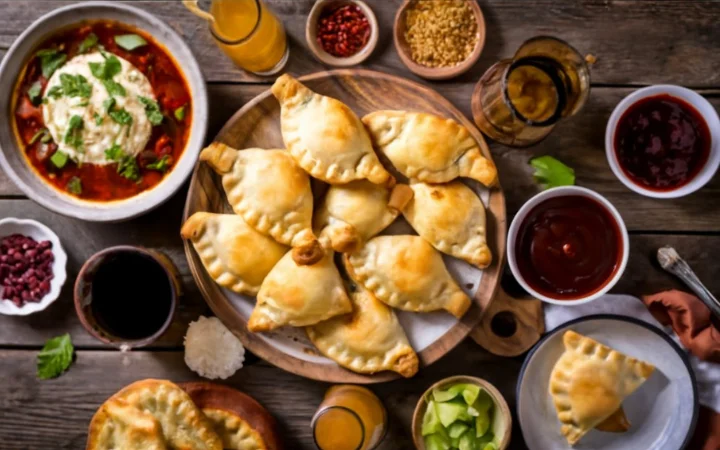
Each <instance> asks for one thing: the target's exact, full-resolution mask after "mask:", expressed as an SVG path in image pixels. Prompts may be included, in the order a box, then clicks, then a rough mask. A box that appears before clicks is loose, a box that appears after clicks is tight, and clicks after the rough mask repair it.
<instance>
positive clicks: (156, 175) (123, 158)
mask: <svg viewBox="0 0 720 450" xmlns="http://www.w3.org/2000/svg"><path fill="white" fill-rule="evenodd" d="M94 52H97V53H98V55H102V58H104V62H102V61H103V59H102V58H100V56H97V55H96V56H95V58H96V59H99V60H100V61H101V62H95V63H94V64H95V67H94V68H92V73H93V75H92V76H91V75H89V73H88V72H86V75H87V76H86V77H83V76H82V75H78V74H75V75H73V74H69V75H68V74H60V81H62V84H61V85H58V86H51V87H50V89H48V83H49V81H50V80H52V79H53V78H52V74H53V73H54V72H55V71H62V68H63V67H64V66H66V65H68V64H69V63H71V62H72V61H73V58H75V57H76V56H84V55H89V54H91V53H94ZM119 58H121V59H122V60H124V61H127V62H129V63H130V64H131V66H121V65H120V64H119V63H118V61H119V60H120V59H119ZM108 61H109V62H108ZM111 63H112V64H111ZM91 64H93V63H88V67H90V65H91ZM123 64H125V62H123ZM121 67H131V68H132V70H130V72H132V73H133V76H134V77H136V78H133V79H137V77H139V76H138V75H137V72H139V73H141V74H142V76H144V81H143V83H145V84H144V85H145V86H149V87H151V91H149V90H148V91H147V93H148V95H147V96H144V97H143V98H142V99H140V98H139V97H140V96H139V95H138V96H137V98H136V99H135V100H142V104H143V107H144V112H145V114H146V115H147V117H146V118H145V117H143V118H142V121H146V120H147V122H145V123H146V125H145V139H147V140H146V143H145V144H144V145H143V144H142V143H140V144H137V145H143V146H142V148H138V150H141V151H139V153H137V154H132V155H131V154H125V153H123V152H122V148H121V146H116V145H115V144H114V143H112V142H108V143H104V144H103V145H104V146H105V147H104V148H103V149H102V150H98V151H103V150H104V151H105V155H109V156H108V158H110V159H109V160H107V161H108V162H109V161H111V162H109V163H104V164H95V163H87V162H83V161H81V160H78V158H77V155H78V154H82V152H83V149H84V147H83V145H84V144H87V142H82V139H81V131H82V130H83V129H87V128H89V127H93V126H96V125H97V126H99V124H102V123H103V121H105V122H104V123H109V124H113V126H115V127H117V126H123V124H124V125H127V128H126V134H127V135H128V136H129V135H130V129H131V124H132V122H133V119H134V120H135V121H136V122H137V121H139V120H140V119H139V117H137V116H135V117H132V116H131V115H130V114H128V111H126V110H125V109H123V107H122V106H121V105H123V102H125V101H129V100H128V99H127V96H129V95H130V90H128V89H127V88H128V86H127V85H125V86H124V87H123V85H122V80H120V81H119V82H118V81H116V80H118V76H119V75H122V74H120V73H119V71H120V68H121ZM68 70H69V69H68ZM128 70H129V69H128ZM136 71H137V72H136ZM123 73H124V72H123ZM114 74H115V75H116V76H115V80H113V75H114ZM88 78H90V79H91V80H93V82H95V83H98V82H101V83H102V84H101V85H100V87H98V85H92V86H91V84H92V83H91V82H90V81H91V80H88ZM95 78H97V79H95ZM148 82H149V84H148ZM118 84H119V85H120V87H118V86H117V85H118ZM102 86H104V89H106V90H107V93H105V91H104V90H103V91H102V92H101V94H102V95H108V96H110V97H113V100H112V101H107V102H103V107H102V109H100V108H96V109H95V110H93V111H92V112H85V113H82V112H79V113H77V114H76V115H75V117H72V118H71V120H70V121H69V122H68V124H67V126H66V128H65V130H66V132H65V133H63V134H62V135H60V140H61V141H63V142H64V143H65V144H67V143H68V142H70V143H71V144H72V145H73V148H75V149H77V151H78V152H79V153H77V154H75V155H76V157H75V158H73V157H72V156H68V155H67V154H65V153H63V152H62V151H60V150H59V147H61V146H62V143H60V145H59V143H58V142H56V140H57V139H55V138H53V136H52V135H51V133H50V131H49V130H48V124H46V123H45V119H44V111H43V108H47V107H48V103H49V100H50V101H52V100H55V101H58V99H62V98H65V99H67V100H68V101H70V100H71V101H72V102H73V103H72V105H73V106H74V107H78V108H82V107H83V106H85V107H86V108H87V107H91V106H88V104H92V103H91V101H92V99H93V97H92V96H93V95H95V91H97V90H98V89H102ZM90 88H92V89H90ZM12 95H13V101H12V113H13V114H12V116H13V125H14V129H15V132H16V134H17V138H18V141H19V144H20V145H19V146H20V148H21V149H22V151H23V152H24V154H25V157H26V159H27V161H28V163H29V164H30V165H31V166H32V167H33V169H34V170H35V172H37V173H38V174H39V176H40V177H42V178H43V179H44V180H45V181H47V182H48V183H50V184H51V185H52V186H54V187H55V188H56V189H58V190H60V191H62V192H64V193H67V194H70V195H73V196H75V197H78V198H81V199H83V200H90V201H97V202H108V201H114V200H122V199H127V198H130V197H133V196H135V195H137V194H139V193H141V192H143V191H146V190H148V189H151V188H153V187H154V186H156V185H157V184H158V183H160V181H162V180H163V178H164V177H165V176H167V174H168V173H169V172H170V171H171V170H172V169H173V167H174V166H175V163H176V162H177V161H178V160H179V159H180V156H181V154H182V152H183V150H184V148H185V145H186V143H187V140H188V138H189V135H190V127H191V123H192V104H191V102H192V99H191V96H190V90H189V88H188V85H187V83H186V81H185V79H184V78H183V75H182V71H181V70H180V68H179V67H178V65H177V63H176V61H175V60H174V59H173V57H172V56H171V55H170V54H169V53H168V51H167V50H166V49H165V48H164V47H163V46H161V45H160V44H158V43H157V42H156V41H155V40H154V39H153V38H152V36H150V35H148V34H147V33H145V32H143V31H140V30H138V29H136V28H133V27H130V26H128V25H124V24H122V23H118V22H114V21H93V22H84V23H82V24H80V25H78V26H75V27H72V28H68V29H65V30H64V31H61V32H59V33H56V34H54V35H52V36H51V37H49V38H48V39H46V40H45V41H44V42H42V43H41V44H40V45H39V46H38V47H37V50H36V51H35V53H34V54H33V55H31V56H30V58H29V60H28V62H27V64H26V67H25V68H24V70H23V72H22V73H21V75H20V77H19V79H18V82H17V84H16V87H15V90H14V92H13V93H12ZM152 97H154V98H152ZM73 111H74V109H73ZM78 111H79V110H78ZM86 111H87V109H86ZM68 114H70V113H68ZM128 116H130V118H128ZM76 118H77V120H75V122H73V119H76ZM147 123H149V124H150V125H147ZM73 124H74V125H75V127H74V128H73ZM116 124H121V125H116ZM58 127H59V126H58ZM150 127H151V128H150ZM128 139H129V137H128ZM143 142H145V141H144V140H143ZM100 145H101V144H99V143H98V144H97V146H98V147H99V146H100Z"/></svg>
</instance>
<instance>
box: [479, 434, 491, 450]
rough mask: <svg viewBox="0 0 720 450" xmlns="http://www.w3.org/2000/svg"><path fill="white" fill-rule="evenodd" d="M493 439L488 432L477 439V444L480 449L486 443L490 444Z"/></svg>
mask: <svg viewBox="0 0 720 450" xmlns="http://www.w3.org/2000/svg"><path fill="white" fill-rule="evenodd" d="M493 439H495V435H494V434H493V432H492V431H488V432H487V433H485V434H484V435H482V436H480V437H478V438H477V443H478V445H479V446H480V447H481V448H482V446H483V445H485V444H487V443H488V442H492V441H493Z"/></svg>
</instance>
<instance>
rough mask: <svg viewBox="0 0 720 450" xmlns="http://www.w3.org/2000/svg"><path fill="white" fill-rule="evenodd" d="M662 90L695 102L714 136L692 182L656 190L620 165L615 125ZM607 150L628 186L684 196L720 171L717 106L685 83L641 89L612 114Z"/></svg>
mask: <svg viewBox="0 0 720 450" xmlns="http://www.w3.org/2000/svg"><path fill="white" fill-rule="evenodd" d="M662 94H667V95H670V96H672V97H676V98H679V99H680V100H684V101H685V102H687V103H689V104H690V105H692V106H693V107H694V108H695V109H696V110H697V111H698V112H699V113H700V115H701V116H702V117H703V118H704V119H705V121H706V122H707V126H708V129H709V130H710V137H711V139H710V155H709V156H708V160H707V161H706V162H705V166H704V167H703V168H702V170H700V172H699V173H698V174H697V175H695V178H693V179H692V180H690V182H689V183H687V184H685V185H683V186H680V187H678V188H677V189H673V190H671V191H653V190H650V189H646V188H644V187H642V186H640V185H638V184H636V183H635V182H633V181H632V180H631V179H630V178H628V176H627V175H625V172H623V170H622V168H621V167H620V164H619V163H618V160H617V156H616V154H615V148H614V146H615V144H614V142H615V129H616V128H617V125H618V121H619V120H620V118H621V117H622V116H623V114H625V111H627V110H628V108H630V106H632V105H634V104H635V103H637V102H638V101H639V100H641V99H644V98H647V97H654V96H656V95H662ZM605 154H606V156H607V160H608V163H609V164H610V169H612V171H613V173H614V174H615V176H616V177H618V179H619V180H620V181H621V182H622V183H623V184H624V185H625V186H627V187H628V188H629V189H631V190H633V191H635V192H637V193H638V194H642V195H645V196H647V197H653V198H677V197H683V196H685V195H688V194H692V193H693V192H695V191H697V190H698V189H700V188H701V187H703V186H704V185H705V184H707V182H708V181H710V180H711V179H712V177H713V176H714V175H715V172H717V170H718V166H720V118H718V114H717V112H716V111H715V108H714V107H713V106H712V105H711V104H710V102H708V101H707V100H706V99H705V98H704V97H703V96H701V95H700V94H698V93H697V92H695V91H693V90H690V89H687V88H684V87H682V86H675V85H671V84H658V85H655V86H648V87H645V88H642V89H638V90H637V91H635V92H633V93H632V94H630V95H628V96H627V97H625V98H624V99H623V100H622V101H621V102H620V103H618V105H617V106H616V107H615V110H614V111H613V112H612V114H611V115H610V119H609V120H608V123H607V127H606V128H605Z"/></svg>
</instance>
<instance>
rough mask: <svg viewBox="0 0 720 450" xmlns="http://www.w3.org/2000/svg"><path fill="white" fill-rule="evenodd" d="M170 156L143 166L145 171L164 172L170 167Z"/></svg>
mask: <svg viewBox="0 0 720 450" xmlns="http://www.w3.org/2000/svg"><path fill="white" fill-rule="evenodd" d="M170 161H171V160H170V155H165V156H163V157H162V158H160V159H159V160H157V161H155V162H154V163H150V164H148V165H147V166H145V168H146V169H150V170H157V171H158V172H166V171H167V170H168V168H169V167H170Z"/></svg>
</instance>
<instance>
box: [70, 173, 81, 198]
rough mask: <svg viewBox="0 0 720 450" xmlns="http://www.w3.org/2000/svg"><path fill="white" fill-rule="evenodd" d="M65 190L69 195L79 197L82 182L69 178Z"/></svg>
mask: <svg viewBox="0 0 720 450" xmlns="http://www.w3.org/2000/svg"><path fill="white" fill-rule="evenodd" d="M67 190H68V192H70V193H71V194H75V195H80V194H82V181H80V178H78V177H72V178H70V181H68V184H67Z"/></svg>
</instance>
